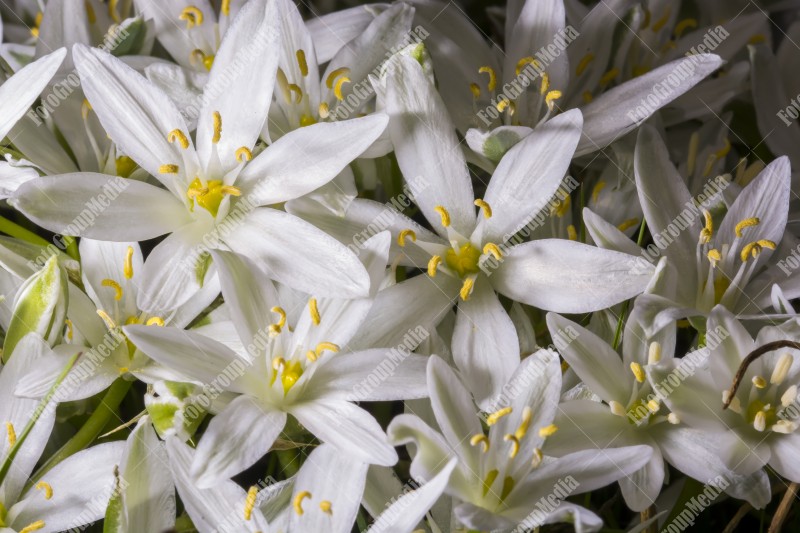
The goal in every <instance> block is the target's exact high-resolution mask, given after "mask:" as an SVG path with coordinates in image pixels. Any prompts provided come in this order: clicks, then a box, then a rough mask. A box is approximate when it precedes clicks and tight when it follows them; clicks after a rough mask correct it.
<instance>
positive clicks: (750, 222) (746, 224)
mask: <svg viewBox="0 0 800 533" xmlns="http://www.w3.org/2000/svg"><path fill="white" fill-rule="evenodd" d="M759 224H761V219H760V218H758V217H752V218H746V219H744V220H742V221H741V222H739V223H738V224H736V228H734V231H735V232H736V236H737V237H741V236H742V231H743V230H744V229H745V228H751V227H753V226H758V225H759Z"/></svg>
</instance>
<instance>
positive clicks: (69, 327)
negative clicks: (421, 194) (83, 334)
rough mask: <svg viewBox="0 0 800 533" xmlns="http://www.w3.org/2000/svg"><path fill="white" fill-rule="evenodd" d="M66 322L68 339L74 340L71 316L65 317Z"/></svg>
mask: <svg viewBox="0 0 800 533" xmlns="http://www.w3.org/2000/svg"><path fill="white" fill-rule="evenodd" d="M64 324H66V325H67V339H68V340H72V337H73V335H74V330H73V327H72V320H70V319H69V318H65V319H64Z"/></svg>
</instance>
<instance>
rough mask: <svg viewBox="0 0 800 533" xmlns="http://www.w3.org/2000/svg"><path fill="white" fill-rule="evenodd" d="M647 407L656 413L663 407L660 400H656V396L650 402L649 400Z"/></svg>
mask: <svg viewBox="0 0 800 533" xmlns="http://www.w3.org/2000/svg"><path fill="white" fill-rule="evenodd" d="M647 409H648V410H649V411H650V412H651V413H653V414H655V413H657V412H658V410H659V409H661V404H660V403H659V402H658V400H656V399H655V398H653V399H652V400H650V401H649V402H647Z"/></svg>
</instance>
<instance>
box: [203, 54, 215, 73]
mask: <svg viewBox="0 0 800 533" xmlns="http://www.w3.org/2000/svg"><path fill="white" fill-rule="evenodd" d="M213 65H214V56H213V55H204V56H203V66H204V67H205V68H206V70H211V67H212V66H213Z"/></svg>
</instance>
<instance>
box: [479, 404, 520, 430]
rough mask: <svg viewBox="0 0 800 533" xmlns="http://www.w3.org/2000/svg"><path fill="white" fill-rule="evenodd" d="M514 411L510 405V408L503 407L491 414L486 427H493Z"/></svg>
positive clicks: (487, 418)
mask: <svg viewBox="0 0 800 533" xmlns="http://www.w3.org/2000/svg"><path fill="white" fill-rule="evenodd" d="M513 410H514V409H513V408H512V407H511V406H510V405H509V406H508V407H503V408H502V409H500V410H498V411H495V412H494V413H491V414H490V415H489V416H487V417H486V425H487V426H493V425H495V424H496V423H497V421H498V420H500V419H501V418H503V417H504V416H506V415H510V414H511V412H512V411H513Z"/></svg>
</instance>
